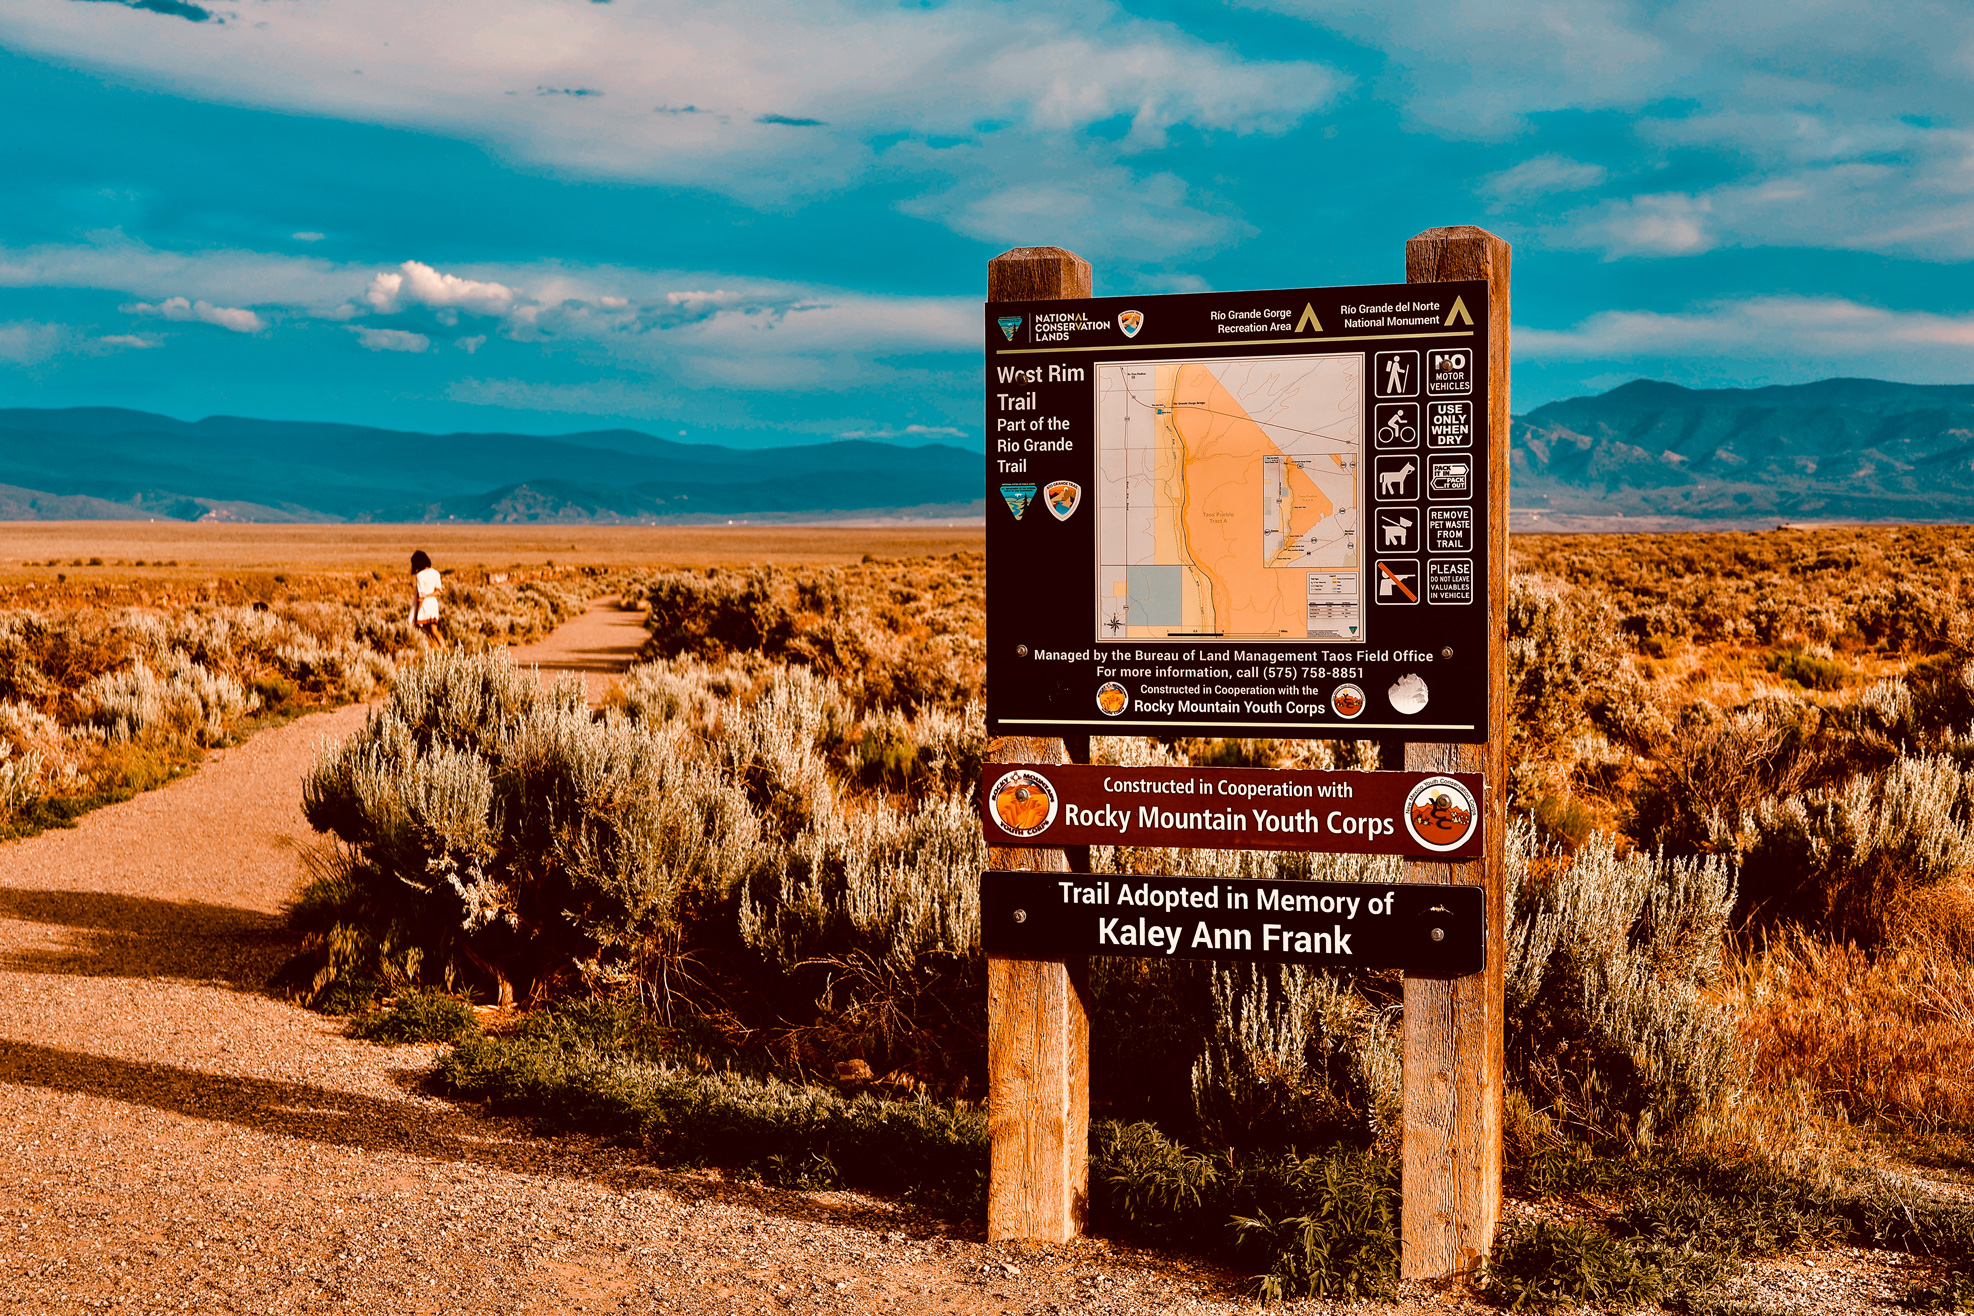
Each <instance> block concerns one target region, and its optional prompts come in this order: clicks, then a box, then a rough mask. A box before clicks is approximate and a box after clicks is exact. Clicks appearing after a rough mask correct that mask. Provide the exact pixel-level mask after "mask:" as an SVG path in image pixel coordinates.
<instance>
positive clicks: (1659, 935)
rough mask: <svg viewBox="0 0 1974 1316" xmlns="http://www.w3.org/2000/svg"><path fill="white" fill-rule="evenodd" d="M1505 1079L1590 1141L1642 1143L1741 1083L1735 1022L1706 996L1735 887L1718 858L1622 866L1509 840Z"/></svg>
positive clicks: (1637, 859) (1610, 848)
mask: <svg viewBox="0 0 1974 1316" xmlns="http://www.w3.org/2000/svg"><path fill="white" fill-rule="evenodd" d="M1509 845H1510V856H1509V862H1508V882H1509V891H1508V908H1509V927H1508V934H1507V935H1508V946H1507V985H1506V999H1507V1049H1508V1064H1509V1072H1510V1073H1511V1074H1512V1075H1513V1076H1514V1077H1515V1079H1516V1081H1517V1082H1518V1084H1520V1085H1521V1086H1522V1087H1523V1089H1524V1091H1526V1092H1528V1093H1529V1095H1530V1097H1531V1098H1532V1099H1535V1100H1537V1101H1539V1102H1541V1103H1543V1104H1545V1105H1546V1106H1547V1107H1548V1108H1549V1109H1550V1110H1551V1111H1552V1112H1553V1113H1554V1114H1555V1115H1556V1116H1557V1117H1559V1118H1560V1119H1561V1120H1563V1121H1564V1122H1565V1123H1567V1124H1569V1125H1570V1126H1572V1127H1575V1128H1578V1129H1580V1130H1582V1131H1584V1132H1585V1133H1586V1134H1587V1135H1589V1136H1592V1137H1615V1138H1619V1139H1623V1140H1627V1141H1631V1142H1649V1141H1651V1140H1653V1139H1655V1138H1657V1137H1661V1136H1663V1135H1666V1134H1669V1133H1671V1132H1673V1131H1675V1130H1676V1129H1678V1128H1679V1127H1680V1126H1681V1125H1683V1124H1685V1123H1687V1122H1688V1121H1690V1120H1692V1119H1693V1118H1694V1117H1695V1116H1696V1115H1699V1114H1701V1113H1703V1112H1705V1111H1707V1110H1709V1109H1711V1108H1713V1107H1714V1106H1715V1105H1716V1104H1717V1103H1718V1102H1720V1101H1721V1100H1722V1099H1723V1098H1724V1097H1725V1096H1726V1095H1727V1094H1728V1093H1729V1092H1730V1091H1731V1090H1732V1088H1733V1085H1734V1084H1735V1082H1736V1080H1737V1073H1736V1065H1735V1061H1734V1047H1735V1034H1734V1018H1733V1015H1732V1014H1731V1012H1729V1011H1728V1010H1727V1009H1726V1008H1724V1007H1723V1006H1721V1005H1719V1004H1717V1003H1716V1002H1715V1001H1714V1000H1713V999H1712V995H1713V993H1714V991H1715V990H1716V989H1717V988H1718V987H1719V985H1720V984H1721V983H1722V982H1723V981H1724V979H1725V966H1724V963H1723V959H1722V942H1723V940H1724V937H1725V934H1726V931H1727V926H1728V915H1729V913H1730V911H1731V910H1732V908H1733V902H1734V882H1733V878H1732V876H1731V874H1730V872H1729V870H1728V869H1727V867H1726V865H1725V864H1723V863H1722V862H1721V861H1719V860H1717V859H1666V858H1660V857H1655V856H1651V855H1645V854H1638V853H1632V854H1621V853H1619V851H1618V849H1617V847H1616V845H1615V844H1614V843H1613V842H1612V840H1611V839H1610V838H1609V837H1608V836H1601V835H1600V836H1595V837H1593V838H1591V839H1590V841H1589V842H1587V843H1586V844H1585V845H1584V846H1583V847H1582V848H1581V849H1579V850H1578V851H1577V852H1576V853H1575V854H1574V855H1572V856H1569V857H1568V858H1567V859H1565V858H1563V857H1561V856H1559V855H1555V854H1553V853H1547V852H1543V851H1540V850H1537V849H1536V848H1535V847H1534V845H1533V841H1532V835H1531V833H1530V831H1529V830H1528V829H1527V828H1526V827H1518V828H1516V830H1515V831H1514V833H1513V834H1512V835H1511V837H1510V840H1509Z"/></svg>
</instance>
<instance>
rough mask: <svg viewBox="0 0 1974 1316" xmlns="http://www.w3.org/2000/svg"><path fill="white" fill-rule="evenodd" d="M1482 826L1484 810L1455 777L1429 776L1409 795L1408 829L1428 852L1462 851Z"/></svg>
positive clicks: (1406, 822)
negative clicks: (1481, 819) (1482, 811)
mask: <svg viewBox="0 0 1974 1316" xmlns="http://www.w3.org/2000/svg"><path fill="white" fill-rule="evenodd" d="M1478 826H1480V808H1479V807H1478V806H1477V805H1476V804H1475V803H1474V797H1473V795H1472V793H1471V792H1469V791H1468V790H1467V788H1466V787H1465V786H1462V785H1461V784H1460V783H1459V782H1457V781H1455V780H1454V779H1453V778H1451V777H1427V778H1426V779H1425V780H1424V781H1422V782H1420V783H1419V784H1418V785H1416V786H1414V787H1413V788H1412V789H1411V790H1410V791H1407V792H1406V795H1405V830H1406V831H1407V832H1409V833H1411V836H1412V839H1413V840H1415V841H1417V842H1418V843H1419V844H1420V845H1422V846H1424V847H1425V848H1426V849H1428V850H1432V851H1435V852H1438V853H1442V854H1443V853H1445V852H1446V851H1449V850H1458V849H1459V848H1460V847H1461V846H1463V845H1465V844H1466V843H1467V839H1468V838H1469V837H1471V836H1472V835H1473V834H1474V828H1476V827H1478Z"/></svg>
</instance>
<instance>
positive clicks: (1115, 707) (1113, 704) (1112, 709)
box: [1097, 681, 1131, 717]
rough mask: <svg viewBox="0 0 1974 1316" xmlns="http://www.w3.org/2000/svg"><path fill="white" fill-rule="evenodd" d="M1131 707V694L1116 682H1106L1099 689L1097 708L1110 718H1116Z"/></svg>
mask: <svg viewBox="0 0 1974 1316" xmlns="http://www.w3.org/2000/svg"><path fill="white" fill-rule="evenodd" d="M1130 706H1131V692H1130V691H1129V690H1126V689H1125V688H1124V687H1123V686H1121V685H1119V684H1118V683H1117V682H1115V681H1105V682H1104V683H1103V684H1102V685H1100V686H1098V687H1097V707H1098V708H1100V709H1102V710H1103V711H1104V713H1105V714H1106V715H1108V716H1110V717H1116V716H1117V715H1118V714H1120V713H1122V712H1123V711H1124V710H1125V709H1127V708H1129V707H1130Z"/></svg>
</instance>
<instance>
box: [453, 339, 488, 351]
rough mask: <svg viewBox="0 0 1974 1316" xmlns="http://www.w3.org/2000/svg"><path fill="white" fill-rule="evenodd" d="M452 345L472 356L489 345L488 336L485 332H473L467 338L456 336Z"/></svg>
mask: <svg viewBox="0 0 1974 1316" xmlns="http://www.w3.org/2000/svg"><path fill="white" fill-rule="evenodd" d="M452 345H453V346H454V347H456V348H458V349H459V350H460V351H462V352H464V353H466V355H468V356H471V355H473V353H475V352H477V351H479V350H480V349H481V348H483V347H485V346H486V345H487V336H486V335H485V334H472V335H469V336H468V337H465V338H455V339H453V340H452Z"/></svg>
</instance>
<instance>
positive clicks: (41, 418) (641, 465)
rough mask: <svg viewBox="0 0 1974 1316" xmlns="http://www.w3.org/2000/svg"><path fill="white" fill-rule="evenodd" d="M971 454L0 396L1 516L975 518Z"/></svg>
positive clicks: (977, 484)
mask: <svg viewBox="0 0 1974 1316" xmlns="http://www.w3.org/2000/svg"><path fill="white" fill-rule="evenodd" d="M980 491H981V458H980V456H979V454H977V453H971V452H965V451H962V450H961V449H958V448H950V447H944V446H940V445H930V446H926V447H919V448H906V447H900V446H897V445H894V444H887V443H867V442H848V441H846V442H839V443H819V444H809V445H805V446H800V447H789V448H770V449H762V450H758V451H743V450H740V449H734V448H723V447H718V446H715V445H712V444H690V443H672V442H669V441H667V440H665V439H659V438H654V437H652V436H651V435H649V434H641V433H638V432H637V431H635V430H602V431H597V432H593V433H586V434H568V435H562V436H559V437H556V438H538V437H535V436H533V435H525V434H410V433H403V432H400V431H395V430H381V429H368V428H365V427H362V426H357V425H329V424H314V423H307V422H296V421H274V420H248V419H243V418H240V417H235V416H212V417H208V418H207V419H205V420H200V421H189V422H188V421H181V420H173V419H171V418H170V417H169V416H154V415H150V414H148V413H146V412H141V411H124V410H120V409H115V408H109V407H77V408H70V409H67V410H60V411H47V410H27V409H14V410H0V519H4V520H85V519H86V520H108V519H115V520H131V519H144V518H170V519H174V520H200V519H216V520H239V521H472V522H490V523H499V522H544V521H552V522H589V523H599V522H600V523H606V524H607V523H639V522H645V523H659V522H665V523H674V524H677V523H688V524H689V523H692V522H700V521H711V520H715V519H718V520H725V519H727V518H730V517H734V516H746V517H748V518H749V519H756V520H798V519H808V518H814V519H841V518H847V517H854V516H859V515H864V516H881V517H897V516H917V517H934V516H946V517H950V516H956V515H957V516H978V515H980V512H981V509H982V507H983V505H984V504H983V503H982V501H981V492H980Z"/></svg>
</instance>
